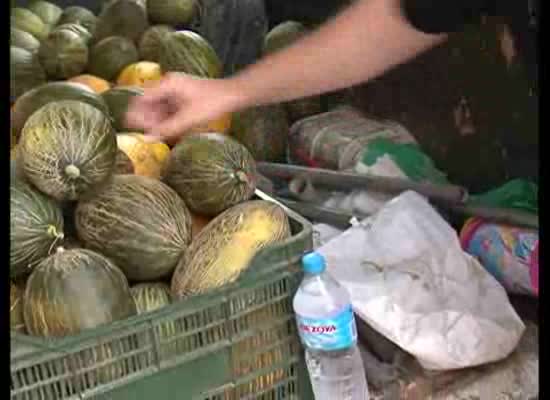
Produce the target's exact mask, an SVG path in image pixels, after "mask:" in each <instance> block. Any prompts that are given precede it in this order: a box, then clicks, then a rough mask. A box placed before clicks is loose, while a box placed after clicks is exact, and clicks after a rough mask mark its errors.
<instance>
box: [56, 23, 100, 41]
mask: <svg viewBox="0 0 550 400" xmlns="http://www.w3.org/2000/svg"><path fill="white" fill-rule="evenodd" d="M55 29H56V30H57V29H65V30H69V31H71V32H74V33H75V34H77V35H78V36H79V37H80V38H82V40H84V42H85V43H86V44H89V43H90V41H91V40H92V34H91V33H90V31H89V30H88V29H86V28H85V27H84V26H82V25H80V24H77V23H70V24H62V25H58V26H57V27H56V28H55Z"/></svg>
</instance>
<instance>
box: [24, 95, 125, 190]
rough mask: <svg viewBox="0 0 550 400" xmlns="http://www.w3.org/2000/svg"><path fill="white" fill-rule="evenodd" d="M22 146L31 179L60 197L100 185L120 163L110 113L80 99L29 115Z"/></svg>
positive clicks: (47, 106)
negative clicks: (108, 115)
mask: <svg viewBox="0 0 550 400" xmlns="http://www.w3.org/2000/svg"><path fill="white" fill-rule="evenodd" d="M18 146H19V154H18V162H19V161H20V162H22V168H23V170H24V172H25V176H26V177H27V179H28V180H29V181H30V182H31V183H32V184H33V185H35V186H36V187H37V188H38V189H40V190H41V191H42V192H44V193H46V194H48V195H49V196H51V197H53V198H54V199H57V200H60V201H67V200H77V199H79V198H80V197H81V196H83V195H85V194H87V193H89V192H91V191H94V190H96V189H97V188H98V187H99V186H101V185H102V184H103V183H104V182H105V181H106V180H107V179H108V178H109V177H110V176H111V175H112V174H113V171H114V167H115V160H116V152H117V145H116V136H115V131H114V130H113V126H112V124H111V122H110V120H109V118H108V117H107V116H106V115H105V114H103V113H102V112H101V111H99V110H98V109H97V108H95V107H92V106H91V105H89V104H86V103H83V102H80V101H74V100H63V101H58V102H52V103H48V104H46V105H45V106H43V107H42V108H40V109H39V110H38V111H36V112H35V113H34V114H32V115H31V117H30V118H29V119H28V120H27V123H26V124H25V127H24V128H23V131H22V133H21V139H20V142H19V145H18ZM19 157H20V158H19Z"/></svg>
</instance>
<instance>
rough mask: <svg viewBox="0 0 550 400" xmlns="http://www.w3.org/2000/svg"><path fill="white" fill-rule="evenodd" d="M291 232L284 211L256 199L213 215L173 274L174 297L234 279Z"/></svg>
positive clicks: (193, 292)
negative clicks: (258, 255) (264, 251)
mask: <svg viewBox="0 0 550 400" xmlns="http://www.w3.org/2000/svg"><path fill="white" fill-rule="evenodd" d="M289 236H290V224H289V221H288V217H287V216H286V213H285V211H284V210H283V209H282V208H281V207H280V206H278V205H276V204H274V203H271V202H267V201H263V200H254V201H248V202H245V203H242V204H238V205H236V206H234V207H232V208H230V209H228V210H226V211H224V212H223V213H221V214H220V215H218V216H217V217H216V218H214V219H213V220H212V221H211V222H210V223H209V224H208V225H207V226H206V227H205V228H204V229H203V230H202V231H201V232H200V233H199V235H198V236H197V237H196V238H195V239H194V240H193V241H192V242H191V246H189V249H188V251H187V252H186V253H185V256H184V257H183V258H182V259H181V261H180V262H179V263H178V266H177V268H176V270H175V271H174V276H173V277H172V295H173V296H174V298H175V299H181V298H185V297H188V296H191V295H196V294H201V293H204V292H207V291H209V290H212V289H215V288H219V287H221V286H223V285H225V284H227V283H231V282H234V281H235V280H236V279H237V278H238V277H239V276H240V274H241V273H242V272H243V271H245V270H246V269H247V267H248V266H249V264H250V262H251V261H252V259H253V257H254V255H256V254H257V252H258V251H259V250H261V249H262V248H264V247H266V246H269V245H271V244H274V243H277V242H280V241H282V240H284V239H286V238H288V237H289Z"/></svg>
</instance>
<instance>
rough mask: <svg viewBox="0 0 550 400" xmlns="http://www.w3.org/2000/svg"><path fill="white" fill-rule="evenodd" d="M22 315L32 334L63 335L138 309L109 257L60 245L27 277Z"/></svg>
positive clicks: (132, 312) (129, 315) (83, 329)
mask: <svg viewBox="0 0 550 400" xmlns="http://www.w3.org/2000/svg"><path fill="white" fill-rule="evenodd" d="M23 313H24V317H25V325H26V327H27V330H28V331H29V333H30V334H31V335H35V336H43V337H64V336H68V335H75V334H77V333H80V332H82V331H85V330H87V329H93V328H96V327H98V326H102V325H106V324H109V323H111V322H113V321H118V320H122V319H126V318H128V317H131V316H133V315H136V314H137V310H136V305H135V303H134V301H133V299H132V295H131V294H130V287H129V285H128V281H127V279H126V277H125V276H124V274H123V273H122V271H121V270H120V269H119V268H118V267H117V266H115V264H113V263H112V261H110V260H109V259H107V258H106V257H104V256H102V255H101V254H99V253H95V252H93V251H90V250H86V249H69V250H65V249H63V248H62V247H59V248H58V249H57V251H56V252H55V253H54V254H52V255H51V256H49V257H48V258H46V259H44V260H43V261H42V262H41V263H40V264H39V265H38V266H37V267H36V268H35V270H34V271H33V273H32V274H31V276H30V277H29V279H28V281H27V287H26V289H25V302H24V306H23Z"/></svg>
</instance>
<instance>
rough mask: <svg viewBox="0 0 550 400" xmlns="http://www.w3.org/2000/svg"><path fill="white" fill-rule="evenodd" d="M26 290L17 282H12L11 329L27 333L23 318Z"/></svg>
mask: <svg viewBox="0 0 550 400" xmlns="http://www.w3.org/2000/svg"><path fill="white" fill-rule="evenodd" d="M23 295H24V290H23V289H22V288H21V287H20V286H19V285H17V284H15V283H13V282H10V330H12V331H16V332H20V333H25V320H24V318H23Z"/></svg>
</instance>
